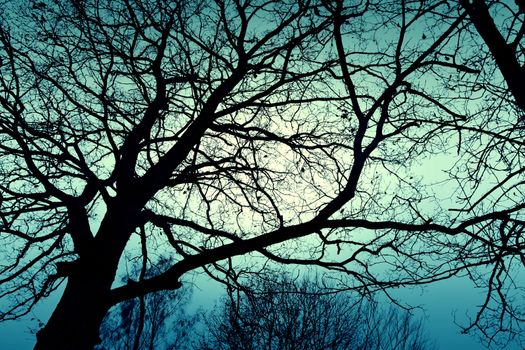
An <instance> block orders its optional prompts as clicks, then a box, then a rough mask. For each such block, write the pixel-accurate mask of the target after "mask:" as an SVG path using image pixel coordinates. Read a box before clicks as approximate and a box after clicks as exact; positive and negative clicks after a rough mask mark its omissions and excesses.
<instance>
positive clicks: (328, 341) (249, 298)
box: [201, 276, 433, 350]
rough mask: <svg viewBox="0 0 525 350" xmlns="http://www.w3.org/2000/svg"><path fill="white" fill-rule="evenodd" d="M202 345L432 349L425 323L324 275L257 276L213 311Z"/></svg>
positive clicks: (223, 348)
mask: <svg viewBox="0 0 525 350" xmlns="http://www.w3.org/2000/svg"><path fill="white" fill-rule="evenodd" d="M207 320H208V321H207V327H206V335H205V336H204V338H203V341H202V344H201V348H202V349H216V350H232V349H242V350H249V349H283V350H286V349H303V350H308V349H332V350H337V349H358V350H366V349H385V350H387V349H392V350H394V349H396V350H402V349H411V350H416V349H421V350H422V349H431V348H433V346H432V344H431V341H430V340H429V339H427V338H426V337H425V334H424V330H423V324H422V322H421V321H416V320H415V319H413V318H412V316H411V315H410V313H408V312H406V311H405V310H403V312H401V311H399V310H396V309H394V308H393V307H392V308H390V309H388V310H385V309H383V308H380V307H378V304H376V303H374V302H372V301H365V300H362V299H358V298H355V296H352V295H351V294H349V293H327V292H326V286H322V285H321V284H319V281H316V280H309V279H303V280H302V281H300V282H298V281H294V280H293V279H291V278H290V277H289V276H284V277H280V278H276V276H273V277H270V279H269V280H261V279H257V278H254V277H252V278H251V279H250V281H249V282H248V288H247V289H245V290H244V291H243V292H240V291H239V290H230V291H229V293H228V297H227V298H224V300H223V302H222V303H221V304H220V305H219V307H218V309H217V310H216V311H215V312H214V313H212V315H211V316H208V317H207Z"/></svg>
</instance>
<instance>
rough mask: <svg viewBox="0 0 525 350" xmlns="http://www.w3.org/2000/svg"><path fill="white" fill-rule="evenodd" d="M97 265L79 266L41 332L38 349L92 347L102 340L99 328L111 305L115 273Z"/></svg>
mask: <svg viewBox="0 0 525 350" xmlns="http://www.w3.org/2000/svg"><path fill="white" fill-rule="evenodd" d="M107 272H108V271H106V273H104V272H103V271H96V269H90V270H89V271H86V270H85V269H78V270H77V271H75V272H74V273H73V274H72V275H71V276H70V277H69V278H68V281H67V286H66V289H65V290H64V294H63V296H62V298H61V299H60V302H59V303H58V305H57V307H56V309H55V311H54V312H53V314H52V315H51V318H50V319H49V322H48V323H47V324H46V326H45V327H44V328H43V329H41V330H40V331H39V332H38V334H37V344H36V346H35V350H51V349H53V350H66V349H67V350H84V349H85V350H88V349H89V350H91V349H93V347H94V346H95V345H96V344H98V343H99V341H100V339H99V328H100V325H101V323H102V320H103V318H104V316H105V314H106V312H107V311H108V310H109V308H110V307H111V305H109V303H108V302H107V300H108V299H107V295H108V291H109V290H110V288H111V283H112V281H113V277H114V276H109V274H108V273H107Z"/></svg>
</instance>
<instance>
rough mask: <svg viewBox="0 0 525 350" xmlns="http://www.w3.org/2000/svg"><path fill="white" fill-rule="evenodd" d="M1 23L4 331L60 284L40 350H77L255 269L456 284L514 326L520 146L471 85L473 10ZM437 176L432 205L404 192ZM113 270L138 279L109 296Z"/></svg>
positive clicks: (337, 7)
mask: <svg viewBox="0 0 525 350" xmlns="http://www.w3.org/2000/svg"><path fill="white" fill-rule="evenodd" d="M465 4H467V3H465ZM465 4H463V6H465ZM469 4H470V2H469ZM2 5H3V6H2V12H1V13H0V17H1V21H0V43H1V47H0V72H1V74H0V105H1V109H0V177H1V180H0V191H1V207H0V210H1V216H0V219H1V232H0V239H1V240H2V242H3V244H2V245H1V247H0V251H1V253H2V256H3V260H2V263H1V266H0V297H1V298H2V299H6V300H7V301H8V302H9V303H10V307H9V308H6V309H3V310H2V312H1V313H0V318H1V319H2V320H7V319H13V318H18V317H22V316H23V315H25V314H27V313H28V312H29V311H30V310H31V308H32V307H33V306H34V305H35V303H37V302H38V301H40V300H41V299H43V298H45V297H46V296H47V295H49V293H51V292H52V291H53V290H54V289H56V288H57V287H58V286H59V284H60V283H65V284H66V285H65V289H64V292H63V295H62V297H61V300H60V302H59V304H58V306H57V308H56V309H55V311H54V312H53V314H52V316H51V318H50V320H49V322H48V323H47V324H46V326H45V327H44V328H43V329H42V330H41V331H40V332H39V333H38V336H37V345H36V349H91V348H93V346H95V345H96V344H97V343H98V342H99V327H100V325H101V322H102V320H103V318H104V316H105V315H106V313H107V312H108V310H109V309H110V308H111V307H112V306H113V305H116V304H118V303H120V302H123V301H126V300H130V299H133V298H141V297H144V296H145V295H147V294H149V293H154V292H158V291H162V290H175V289H178V288H180V287H181V283H180V279H181V277H182V276H183V275H185V274H186V273H188V272H191V271H194V270H198V269H204V270H205V271H206V272H207V273H209V274H210V275H211V276H212V277H213V278H216V279H218V280H220V281H223V282H225V283H233V282H234V281H235V276H236V275H237V273H238V271H239V270H240V271H243V270H248V269H251V270H260V269H262V268H264V267H266V266H268V262H269V261H272V262H274V263H277V264H300V265H314V266H318V267H322V268H325V269H326V270H328V271H329V272H334V273H338V274H341V275H340V276H344V277H345V278H343V277H339V278H340V283H339V285H338V287H339V288H340V289H358V290H360V291H361V292H362V293H371V292H374V291H378V290H380V291H384V292H385V293H387V294H388V288H389V287H396V286H400V285H412V284H417V283H430V282H433V281H436V280H440V279H444V278H448V277H450V276H455V275H468V276H471V277H472V278H473V279H474V280H476V281H485V282H486V283H485V285H486V286H487V295H488V297H487V298H488V300H491V298H493V297H495V296H497V297H498V298H499V300H500V301H503V302H501V303H499V304H498V306H497V309H496V308H495V309H494V310H496V311H497V312H500V315H501V317H500V318H499V319H496V320H499V321H501V320H504V321H505V320H508V318H507V317H508V316H509V315H510V316H511V319H512V324H513V325H515V326H516V327H519V325H520V324H521V323H520V322H521V321H520V320H521V319H522V317H521V316H520V315H522V310H521V309H519V306H518V307H516V306H512V307H511V306H510V305H511V303H508V302H510V301H511V298H509V294H508V293H506V291H508V289H506V288H507V287H508V286H509V285H511V286H515V282H516V280H515V279H514V278H513V277H514V275H513V274H512V272H511V271H515V270H513V269H515V268H521V267H522V266H523V261H525V257H524V243H523V238H522V233H523V228H524V227H525V225H524V221H523V219H522V216H523V215H522V214H523V210H524V208H525V204H524V201H523V186H522V182H523V171H522V168H523V166H522V164H523V162H522V159H521V158H522V154H524V152H521V150H522V149H521V147H522V145H523V141H522V138H521V136H519V135H522V134H519V132H520V131H519V130H522V129H519V130H518V131H516V130H515V128H513V127H512V128H511V127H510V126H511V125H512V126H515V125H516V120H519V118H517V113H518V112H517V111H516V109H513V108H509V107H508V106H507V105H506V102H505V101H506V100H505V99H499V100H498V98H497V97H498V96H499V95H498V94H497V91H494V90H493V87H494V86H496V85H497V84H484V83H483V84H480V83H479V81H478V80H477V79H479V78H480V77H484V78H487V79H489V78H488V75H486V74H485V73H484V72H485V71H484V66H483V64H484V63H485V62H481V63H480V61H476V60H474V59H473V57H475V56H476V55H475V53H476V51H475V49H473V48H479V47H480V45H478V44H479V40H478V41H476V39H475V38H474V36H468V35H467V36H466V37H467V38H468V40H467V43H468V44H469V45H463V44H462V43H463V42H464V41H463V40H464V38H465V33H471V31H469V30H468V28H469V24H470V23H471V22H469V21H468V18H469V13H468V12H469V11H472V9H469V8H468V6H467V8H466V9H467V12H465V9H464V8H463V7H461V4H459V3H458V4H454V6H452V5H450V4H449V3H448V1H419V0H418V1H411V0H406V1H377V2H375V1H365V0H363V1H350V0H349V1H343V0H333V1H330V0H300V1H297V0H293V1H292V0H289V1H288V0H284V1H282V0H279V1H277V0H275V1H272V0H269V1H258V0H253V1H249V0H246V1H241V0H215V1H184V0H175V1H160V0H151V1H135V0H111V1H106V2H101V1H98V0H71V1H66V0H64V1H60V0H45V1H39V2H32V1H14V0H12V1H11V0H5V1H3V2H2ZM456 5H457V6H456ZM467 5H468V4H467ZM470 14H472V13H470ZM519 16H521V15H519ZM519 16H518V17H517V18H521V17H519ZM471 17H472V16H470V18H471ZM520 38H521V36H520ZM520 40H521V39H520ZM486 62H488V66H489V67H496V68H495V69H497V71H498V72H499V71H501V74H502V75H504V76H506V73H504V72H503V68H502V67H501V66H500V63H499V59H498V58H497V57H496V55H495V54H493V53H492V54H491V55H488V56H486ZM491 62H496V63H497V64H496V65H491V64H490V63H491ZM513 89H514V88H512V87H510V84H509V90H511V92H512V93H514V90H513ZM516 101H517V103H519V101H518V100H517V99H516ZM521 132H522V131H521ZM436 155H445V156H447V157H449V158H448V159H449V160H450V162H449V163H450V164H448V165H447V170H448V175H449V176H448V178H447V179H445V180H444V181H448V182H447V186H446V198H445V199H443V198H441V197H442V196H441V194H442V192H443V191H444V187H443V186H442V185H441V184H440V183H436V182H434V181H432V180H430V179H427V178H426V177H424V176H422V175H421V173H420V172H418V166H419V165H420V164H421V162H422V161H424V160H425V159H428V158H432V157H436ZM505 174H507V175H505ZM507 178H508V179H509V180H507ZM502 179H503V180H502ZM493 183H497V186H496V187H493V188H495V189H494V190H491V186H492V184H493ZM472 208H473V209H472ZM158 256H165V257H166V258H167V259H168V260H169V261H172V262H173V263H172V264H171V266H169V267H166V268H165V269H163V270H159V271H155V273H154V274H153V275H148V277H146V275H147V273H146V272H147V271H154V269H151V265H152V264H151V261H155V260H156V258H157V257H158ZM241 256H245V257H246V258H242V257H241ZM154 257H155V259H154ZM123 264H127V265H137V266H138V271H142V272H141V273H139V276H138V277H137V279H136V280H133V281H129V282H128V283H126V284H124V285H120V284H118V283H116V281H115V279H116V276H117V270H118V268H119V266H122V265H123ZM487 270H489V271H491V274H490V276H489V277H488V278H487V277H484V276H483V275H481V274H480V275H479V276H476V274H477V273H480V272H484V271H487ZM141 276H142V277H141ZM509 283H510V284H509ZM513 283H514V284H513ZM480 285H481V284H480ZM494 286H497V287H498V288H496V289H494V288H493V287H494ZM517 288H518V287H516V288H515V289H512V291H514V290H517ZM512 291H511V292H512ZM507 301H508V302H507ZM512 305H516V304H512ZM491 308H492V304H490V305H489V303H488V302H487V303H486V304H485V305H483V306H482V307H481V309H480V312H481V313H485V312H486V311H490V309H491ZM485 314H486V313H485ZM491 319H492V320H494V318H491ZM497 329H498V330H502V329H508V327H506V325H505V323H504V322H500V323H499V324H498V327H497Z"/></svg>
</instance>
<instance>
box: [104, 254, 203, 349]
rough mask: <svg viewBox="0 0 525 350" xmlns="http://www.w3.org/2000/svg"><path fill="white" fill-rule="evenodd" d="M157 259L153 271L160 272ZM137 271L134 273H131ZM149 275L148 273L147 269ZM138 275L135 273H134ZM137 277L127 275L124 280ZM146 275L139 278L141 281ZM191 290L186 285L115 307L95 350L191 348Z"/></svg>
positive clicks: (194, 327)
mask: <svg viewBox="0 0 525 350" xmlns="http://www.w3.org/2000/svg"><path fill="white" fill-rule="evenodd" d="M169 263H170V262H169V261H167V260H161V261H159V262H157V263H156V264H155V265H154V269H153V270H157V272H158V270H162V269H163V268H165V267H166V266H167V265H169ZM135 272H137V271H135ZM150 273H152V272H151V270H150ZM135 275H138V273H135ZM132 277H135V278H136V277H139V278H140V276H128V279H131V278H132ZM144 277H148V276H142V278H144ZM191 292H192V291H191V289H189V288H188V287H187V286H184V287H182V288H179V289H177V290H167V291H161V292H155V293H151V294H148V295H145V296H140V297H138V298H135V299H130V300H126V301H123V302H121V303H119V304H117V305H115V306H114V307H113V308H112V309H111V310H110V311H109V312H108V314H107V315H106V317H105V318H104V321H103V323H102V326H101V328H100V338H101V340H102V341H101V343H100V345H98V346H96V347H95V349H99V350H104V349H108V350H137V349H140V350H157V349H181V350H182V349H191V348H193V347H194V346H192V344H193V343H194V342H195V332H196V331H197V330H198V328H197V323H198V321H199V315H198V314H197V313H195V314H189V313H188V312H187V306H188V304H189V303H190V301H191V296H192V293H191Z"/></svg>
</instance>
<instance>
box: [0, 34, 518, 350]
mask: <svg viewBox="0 0 525 350" xmlns="http://www.w3.org/2000/svg"><path fill="white" fill-rule="evenodd" d="M418 35H419V33H418ZM450 160H451V158H447V157H446V156H444V157H441V158H437V157H432V158H431V159H429V160H428V161H427V162H425V163H423V164H421V169H420V174H419V175H420V176H421V178H423V179H424V181H427V182H439V181H440V180H441V175H442V174H443V173H442V170H443V169H444V168H446V164H445V163H446V162H448V161H450ZM440 195H441V198H442V200H446V198H447V196H448V194H447V193H446V192H444V193H441V194H440ZM195 283H196V287H197V288H196V290H195V291H194V296H193V304H192V307H195V308H198V307H199V306H202V307H204V308H206V307H212V306H213V303H214V301H215V300H216V299H217V298H218V297H219V296H220V295H221V294H220V293H221V288H220V286H219V285H218V284H217V283H216V282H212V281H209V280H206V279H205V278H204V277H202V278H199V279H197V280H196V281H195ZM392 293H393V294H394V295H395V296H397V297H398V298H399V300H401V301H404V302H405V303H407V304H410V305H412V306H415V305H421V306H422V308H423V309H424V311H423V312H422V314H423V315H424V317H425V319H426V329H427V330H428V333H429V335H430V337H432V338H434V339H435V340H436V344H437V345H438V348H440V349H446V350H448V349H462V350H469V349H480V348H481V346H480V344H479V343H478V342H477V341H476V340H475V339H474V338H473V337H470V336H466V335H461V334H460V329H459V327H458V326H457V325H455V324H454V319H456V321H458V322H460V323H461V322H463V321H465V318H464V315H465V314H466V313H467V312H472V311H473V310H474V309H475V307H476V306H478V305H479V304H480V303H481V301H482V298H483V295H482V294H480V293H479V290H477V289H475V288H474V287H473V285H472V283H471V282H470V281H468V280H467V279H466V278H454V279H449V280H446V281H441V282H435V283H433V284H431V285H428V286H426V287H424V288H414V289H408V288H403V289H400V290H395V291H393V292H392ZM59 297H60V290H59V291H57V292H55V293H54V294H53V295H52V297H51V298H50V299H48V300H46V301H45V302H43V303H41V304H40V305H39V306H38V307H37V308H36V309H35V310H34V311H33V312H32V313H31V314H29V315H27V316H26V317H24V318H23V319H21V320H19V321H9V322H4V323H0V350H25V349H32V347H33V346H34V342H35V336H34V334H32V333H31V331H34V330H35V329H36V328H37V321H36V319H38V320H41V321H42V322H43V323H45V322H46V320H47V318H48V317H49V315H50V313H51V311H52V309H53V307H54V305H55V303H56V302H57V300H58V299H59ZM0 307H2V305H0ZM508 349H510V350H515V349H519V347H517V346H515V347H509V348H508Z"/></svg>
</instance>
